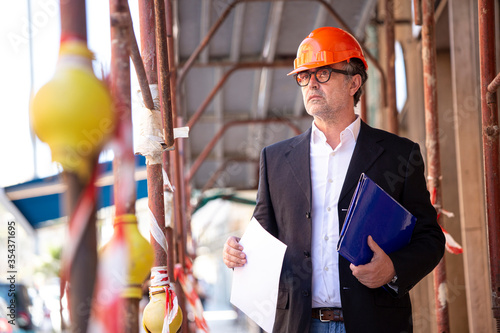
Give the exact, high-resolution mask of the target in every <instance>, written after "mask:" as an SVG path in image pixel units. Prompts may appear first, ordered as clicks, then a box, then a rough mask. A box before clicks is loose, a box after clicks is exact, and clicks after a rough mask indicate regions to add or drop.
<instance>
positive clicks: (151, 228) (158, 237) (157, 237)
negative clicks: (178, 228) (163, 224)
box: [149, 209, 168, 253]
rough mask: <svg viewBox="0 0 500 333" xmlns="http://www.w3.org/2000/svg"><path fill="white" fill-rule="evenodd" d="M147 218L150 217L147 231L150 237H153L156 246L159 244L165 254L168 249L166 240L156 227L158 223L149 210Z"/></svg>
mask: <svg viewBox="0 0 500 333" xmlns="http://www.w3.org/2000/svg"><path fill="white" fill-rule="evenodd" d="M149 216H150V223H149V231H150V232H151V235H153V238H154V239H155V241H156V242H157V243H158V244H160V246H161V247H162V248H163V250H165V253H167V249H168V244H167V239H166V238H165V234H164V233H163V232H162V230H161V229H160V227H159V226H158V222H157V221H156V218H155V216H154V214H153V212H152V211H151V209H149Z"/></svg>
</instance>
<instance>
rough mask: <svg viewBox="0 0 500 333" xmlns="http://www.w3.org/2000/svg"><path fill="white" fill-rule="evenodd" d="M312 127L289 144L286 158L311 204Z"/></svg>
mask: <svg viewBox="0 0 500 333" xmlns="http://www.w3.org/2000/svg"><path fill="white" fill-rule="evenodd" d="M310 141H311V128H309V130H308V131H306V132H304V133H303V134H301V135H299V136H297V137H296V139H295V140H293V141H292V142H291V144H290V146H289V150H287V151H285V158H286V160H287V162H288V164H289V167H290V168H291V169H292V173H293V174H294V176H295V179H296V180H297V182H298V183H299V185H300V188H301V189H302V191H303V192H304V194H305V196H306V197H307V201H308V202H309V206H311V167H310V164H311V160H310V157H309V155H310V151H311V146H310Z"/></svg>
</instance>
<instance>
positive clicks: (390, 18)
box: [384, 0, 399, 134]
mask: <svg viewBox="0 0 500 333" xmlns="http://www.w3.org/2000/svg"><path fill="white" fill-rule="evenodd" d="M384 21H385V52H386V55H385V58H386V70H387V100H388V103H387V104H388V105H387V124H388V129H389V132H391V133H394V134H398V132H399V123H398V108H397V106H396V73H395V69H394V63H395V58H396V55H395V51H394V40H395V37H394V0H385V20H384Z"/></svg>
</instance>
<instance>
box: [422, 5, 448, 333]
mask: <svg viewBox="0 0 500 333" xmlns="http://www.w3.org/2000/svg"><path fill="white" fill-rule="evenodd" d="M422 20H423V25H422V60H423V68H424V99H425V132H426V146H427V162H428V175H427V178H428V182H427V187H428V189H429V192H430V193H431V196H432V199H433V200H432V201H433V202H432V203H433V205H434V207H435V208H436V210H437V212H438V223H439V224H441V218H440V216H441V214H439V213H440V211H441V208H442V188H441V159H440V155H439V153H440V149H439V124H438V113H437V112H438V108H437V102H438V101H437V84H436V78H437V66H436V34H435V20H434V1H433V0H422ZM443 290H446V263H445V257H443V258H442V259H441V261H440V263H439V264H438V266H437V267H436V268H435V269H434V292H435V299H436V317H437V326H438V332H440V333H441V332H443V333H448V332H449V331H450V324H449V315H448V301H447V299H446V295H442V293H443Z"/></svg>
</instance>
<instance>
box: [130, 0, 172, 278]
mask: <svg viewBox="0 0 500 333" xmlns="http://www.w3.org/2000/svg"><path fill="white" fill-rule="evenodd" d="M153 8H154V6H153V0H140V1H139V22H140V31H141V48H142V50H141V53H142V54H147V55H149V56H148V57H146V58H145V59H144V60H142V58H141V57H140V54H139V52H138V51H139V49H137V52H134V51H133V52H132V55H134V54H135V55H134V57H137V55H138V56H139V59H136V61H137V62H139V66H140V67H142V68H143V69H142V71H143V77H144V79H145V81H146V83H147V81H149V83H150V84H157V83H158V72H157V66H156V43H155V18H154V10H153ZM131 37H132V38H131V39H133V41H132V44H134V41H135V34H134V33H133V31H132V33H131ZM136 46H137V43H136ZM132 49H133V47H132ZM143 61H144V63H143ZM134 65H135V62H134ZM135 67H136V69H137V67H138V66H137V65H135ZM145 68H147V69H148V71H146V69H145ZM138 76H139V73H138ZM139 81H140V80H139ZM144 89H146V90H147V91H148V92H149V97H150V98H151V93H150V91H149V84H147V85H146V86H145V87H143V86H142V85H141V90H144ZM143 97H144V94H143ZM151 103H152V106H151V107H150V106H148V104H146V101H145V103H144V104H145V105H146V107H147V108H148V109H152V110H154V104H153V99H152V98H151ZM162 168H163V166H162V164H161V163H158V164H148V165H147V166H146V172H147V183H148V207H149V210H150V211H151V213H152V214H153V216H154V217H155V220H156V223H157V225H158V227H159V228H160V230H161V231H162V233H163V234H165V232H166V230H165V206H164V193H163V171H162ZM149 239H150V242H151V245H152V246H153V249H154V254H155V257H154V262H153V266H155V267H158V266H168V265H167V253H166V252H165V251H164V250H163V247H162V246H161V245H160V244H158V242H157V241H156V239H155V238H154V237H153V235H152V234H151V235H150V238H149ZM169 268H170V267H169Z"/></svg>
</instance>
